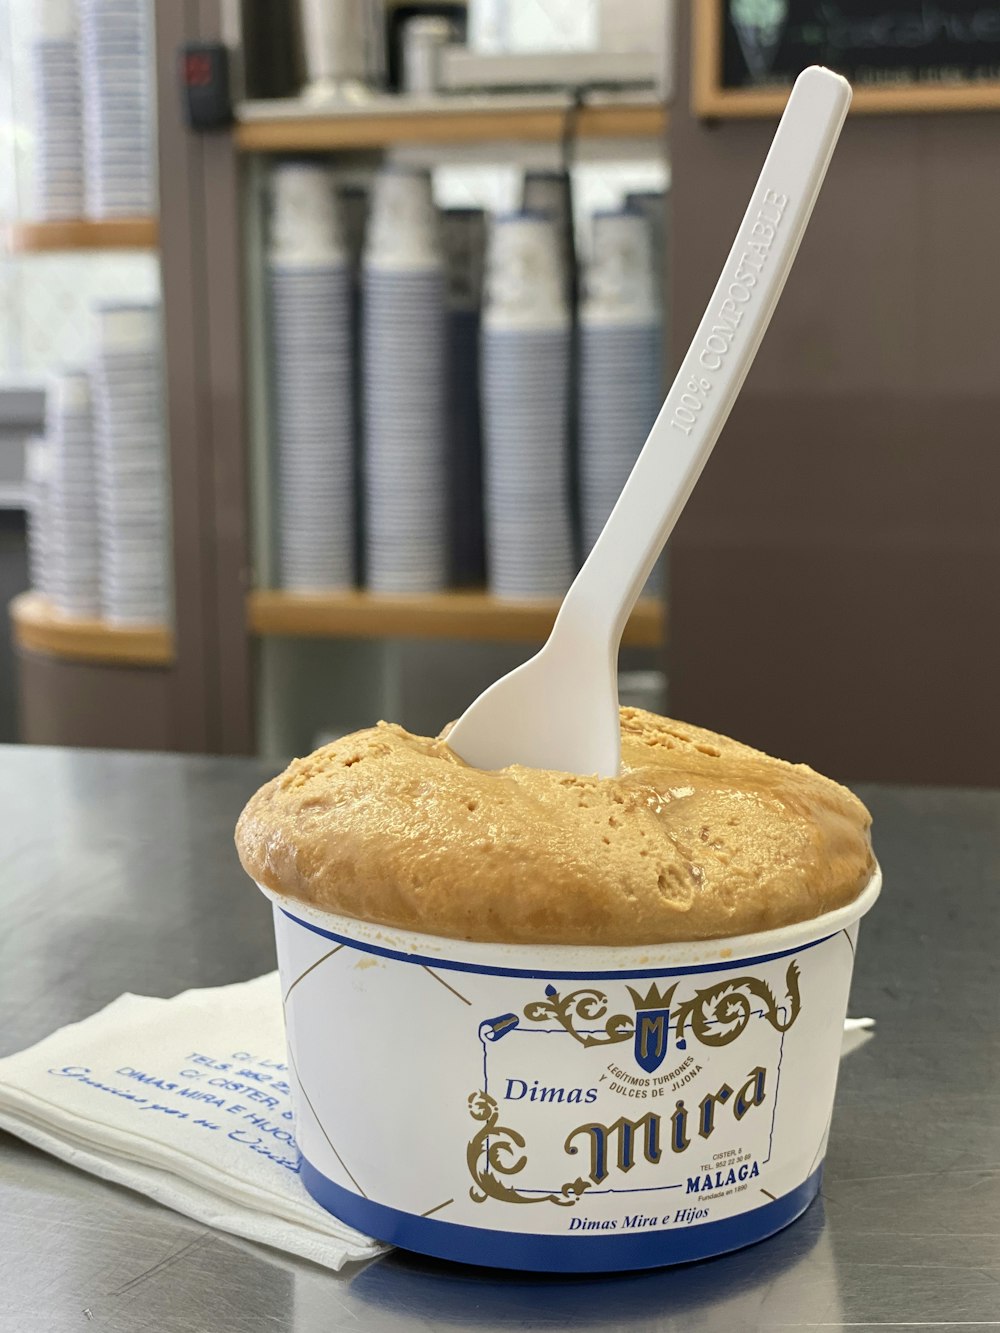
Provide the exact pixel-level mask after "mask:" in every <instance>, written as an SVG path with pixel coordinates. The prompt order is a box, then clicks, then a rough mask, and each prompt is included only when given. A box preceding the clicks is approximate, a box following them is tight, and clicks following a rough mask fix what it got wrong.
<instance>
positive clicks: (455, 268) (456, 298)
mask: <svg viewBox="0 0 1000 1333" xmlns="http://www.w3.org/2000/svg"><path fill="white" fill-rule="evenodd" d="M442 235H443V237H444V249H445V262H446V265H447V278H448V291H447V305H448V358H447V360H448V502H449V504H448V508H449V514H448V526H449V530H450V533H451V583H452V584H454V585H455V586H456V587H469V586H480V585H481V584H482V583H483V580H484V579H485V577H486V569H485V557H484V549H483V458H482V441H481V438H480V431H479V313H480V308H481V305H482V291H483V263H484V260H485V248H486V215H485V213H483V211H482V210H481V209H478V208H449V209H446V210H445V212H444V213H443V214H442Z"/></svg>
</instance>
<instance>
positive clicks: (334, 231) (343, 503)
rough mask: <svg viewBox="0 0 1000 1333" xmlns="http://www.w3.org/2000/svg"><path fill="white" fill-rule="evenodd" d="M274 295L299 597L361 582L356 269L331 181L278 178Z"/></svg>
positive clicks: (284, 467) (280, 451) (284, 521)
mask: <svg viewBox="0 0 1000 1333" xmlns="http://www.w3.org/2000/svg"><path fill="white" fill-rule="evenodd" d="M271 184H272V205H273V206H272V212H271V228H270V245H269V250H268V287H269V298H270V334H271V358H272V367H271V368H272V390H273V402H274V454H275V476H276V482H277V493H278V503H277V526H278V559H279V581H280V585H281V587H283V588H287V589H289V590H291V591H297V592H310V591H319V590H322V589H330V588H346V587H350V586H352V585H353V583H354V580H355V541H354V506H355V499H354V473H355V468H354V433H355V428H354V421H355V412H354V384H353V374H354V371H353V366H354V356H353V346H352V329H351V318H352V300H353V295H352V281H351V269H350V263H349V260H348V255H347V252H346V250H345V248H344V243H343V238H342V227H341V224H340V214H339V207H338V203H337V198H336V194H335V192H334V186H333V179H332V177H331V175H330V173H329V171H328V170H327V169H326V168H325V167H323V166H319V165H315V164H300V163H283V164H281V165H279V166H276V167H275V168H274V171H273V174H272V180H271Z"/></svg>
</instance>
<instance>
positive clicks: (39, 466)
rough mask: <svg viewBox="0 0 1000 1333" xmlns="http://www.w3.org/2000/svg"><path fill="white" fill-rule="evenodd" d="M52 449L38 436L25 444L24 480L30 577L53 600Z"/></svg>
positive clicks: (34, 587) (31, 581) (32, 582)
mask: <svg viewBox="0 0 1000 1333" xmlns="http://www.w3.org/2000/svg"><path fill="white" fill-rule="evenodd" d="M50 475H51V467H50V459H49V447H48V444H47V443H46V442H45V440H43V439H40V438H38V437H37V436H36V437H34V438H32V439H29V440H27V441H26V442H25V446H24V480H25V483H26V486H27V493H28V510H27V516H28V578H29V580H30V583H31V587H32V588H33V589H34V590H35V592H39V593H41V594H42V596H43V597H49V598H50V597H51V586H50V584H51V580H50V578H49V563H50V558H49V546H50V541H51V538H50V519H49V482H50Z"/></svg>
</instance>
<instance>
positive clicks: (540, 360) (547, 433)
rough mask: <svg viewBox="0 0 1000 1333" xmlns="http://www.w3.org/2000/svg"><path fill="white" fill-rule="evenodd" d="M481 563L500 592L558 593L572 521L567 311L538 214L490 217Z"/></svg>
mask: <svg viewBox="0 0 1000 1333" xmlns="http://www.w3.org/2000/svg"><path fill="white" fill-rule="evenodd" d="M481 356H482V367H481V396H482V397H481V401H482V431H483V482H484V506H485V523H486V565H487V575H488V581H489V587H490V590H491V591H492V592H493V593H494V594H495V595H496V596H498V597H507V598H520V597H525V598H538V597H558V596H561V595H562V594H563V593H564V592H565V591H566V589H567V587H568V586H569V584H570V582H571V581H572V578H573V574H574V571H575V560H574V550H573V536H572V524H571V519H570V512H571V511H570V481H569V439H568V432H569V412H568V406H569V401H568V390H569V372H570V312H569V307H568V304H567V300H566V290H565V284H564V281H563V272H562V266H561V262H560V248H559V241H558V237H557V234H556V229H555V226H554V224H553V222H552V220H551V219H550V218H549V217H548V216H545V215H539V214H533V213H524V212H521V213H514V214H511V215H509V216H507V217H499V218H497V219H495V221H494V223H493V227H492V231H491V236H490V243H489V248H488V252H487V277H486V304H485V308H484V312H483V327H482V339H481Z"/></svg>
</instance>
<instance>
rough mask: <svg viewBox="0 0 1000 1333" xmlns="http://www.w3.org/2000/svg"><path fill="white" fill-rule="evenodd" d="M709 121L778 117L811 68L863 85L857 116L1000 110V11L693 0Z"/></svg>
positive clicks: (949, 4)
mask: <svg viewBox="0 0 1000 1333" xmlns="http://www.w3.org/2000/svg"><path fill="white" fill-rule="evenodd" d="M691 9H692V15H693V32H692V52H693V78H692V104H693V108H694V111H695V114H696V115H699V116H757V115H771V114H773V113H774V112H777V111H780V110H781V109H782V107H783V106H784V104H785V100H786V98H787V95H788V89H789V88H790V87H791V84H792V82H793V81H794V79H795V76H796V75H797V74H798V73H799V71H800V70H802V69H804V68H805V66H806V65H829V66H830V68H831V69H835V70H837V71H838V73H841V74H844V75H846V76H847V78H848V79H850V81H851V83H852V84H853V85H854V102H853V106H852V109H853V110H855V111H871V112H876V111H948V110H961V111H974V110H985V109H989V108H1000V4H997V3H993V4H987V3H984V0H691Z"/></svg>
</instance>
